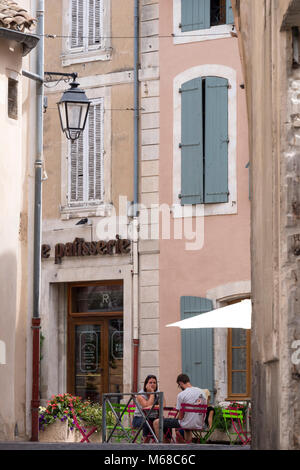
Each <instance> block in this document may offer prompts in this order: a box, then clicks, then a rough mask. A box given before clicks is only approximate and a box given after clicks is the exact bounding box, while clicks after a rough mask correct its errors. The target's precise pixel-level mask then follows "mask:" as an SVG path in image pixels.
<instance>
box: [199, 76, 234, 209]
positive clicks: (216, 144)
mask: <svg viewBox="0 0 300 470" xmlns="http://www.w3.org/2000/svg"><path fill="white" fill-rule="evenodd" d="M228 142H229V140H228V80H226V79H225V78H220V77H206V79H205V150H204V167H205V169H204V185H205V188H204V202H205V203H219V202H228Z"/></svg>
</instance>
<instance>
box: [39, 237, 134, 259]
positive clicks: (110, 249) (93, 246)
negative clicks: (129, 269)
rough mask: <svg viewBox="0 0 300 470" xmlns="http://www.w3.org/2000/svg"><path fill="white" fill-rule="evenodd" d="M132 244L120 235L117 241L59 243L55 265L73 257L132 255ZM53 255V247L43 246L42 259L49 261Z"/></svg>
mask: <svg viewBox="0 0 300 470" xmlns="http://www.w3.org/2000/svg"><path fill="white" fill-rule="evenodd" d="M130 246H131V242H130V240H128V239H121V238H120V237H119V235H117V236H116V239H115V240H108V241H104V240H99V241H97V242H96V241H95V242H86V241H85V239H84V238H75V240H74V241H73V242H68V243H57V244H56V245H55V256H54V263H55V264H61V262H62V258H64V257H65V256H66V257H73V256H97V255H114V254H128V253H130ZM50 255H51V246H50V245H42V251H41V256H42V259H47V258H49V257H50Z"/></svg>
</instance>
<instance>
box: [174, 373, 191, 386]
mask: <svg viewBox="0 0 300 470" xmlns="http://www.w3.org/2000/svg"><path fill="white" fill-rule="evenodd" d="M189 381H190V378H189V376H188V375H186V374H179V375H178V377H177V380H176V382H177V383H178V384H179V382H182V383H184V384H187V383H188V382H189Z"/></svg>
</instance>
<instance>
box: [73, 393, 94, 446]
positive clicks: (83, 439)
mask: <svg viewBox="0 0 300 470" xmlns="http://www.w3.org/2000/svg"><path fill="white" fill-rule="evenodd" d="M69 406H70V410H71V412H72V416H73V420H74V423H75V426H76V428H77V429H78V431H79V432H80V433H81V434H82V436H83V437H82V439H81V441H80V442H90V441H89V437H90V436H91V435H92V434H93V433H94V432H95V431H96V430H97V427H96V426H94V427H92V429H91V430H90V431H89V432H88V433H87V434H86V432H85V431H84V430H83V428H82V427H81V426H80V424H79V422H78V419H77V416H76V413H75V410H74V408H73V405H72V403H71V402H70V405H69Z"/></svg>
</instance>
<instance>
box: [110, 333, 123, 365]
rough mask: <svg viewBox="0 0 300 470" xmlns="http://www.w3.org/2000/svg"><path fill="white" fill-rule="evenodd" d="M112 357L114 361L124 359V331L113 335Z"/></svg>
mask: <svg viewBox="0 0 300 470" xmlns="http://www.w3.org/2000/svg"><path fill="white" fill-rule="evenodd" d="M111 356H112V358H113V359H122V358H123V331H114V332H113V333H112V335H111Z"/></svg>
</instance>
